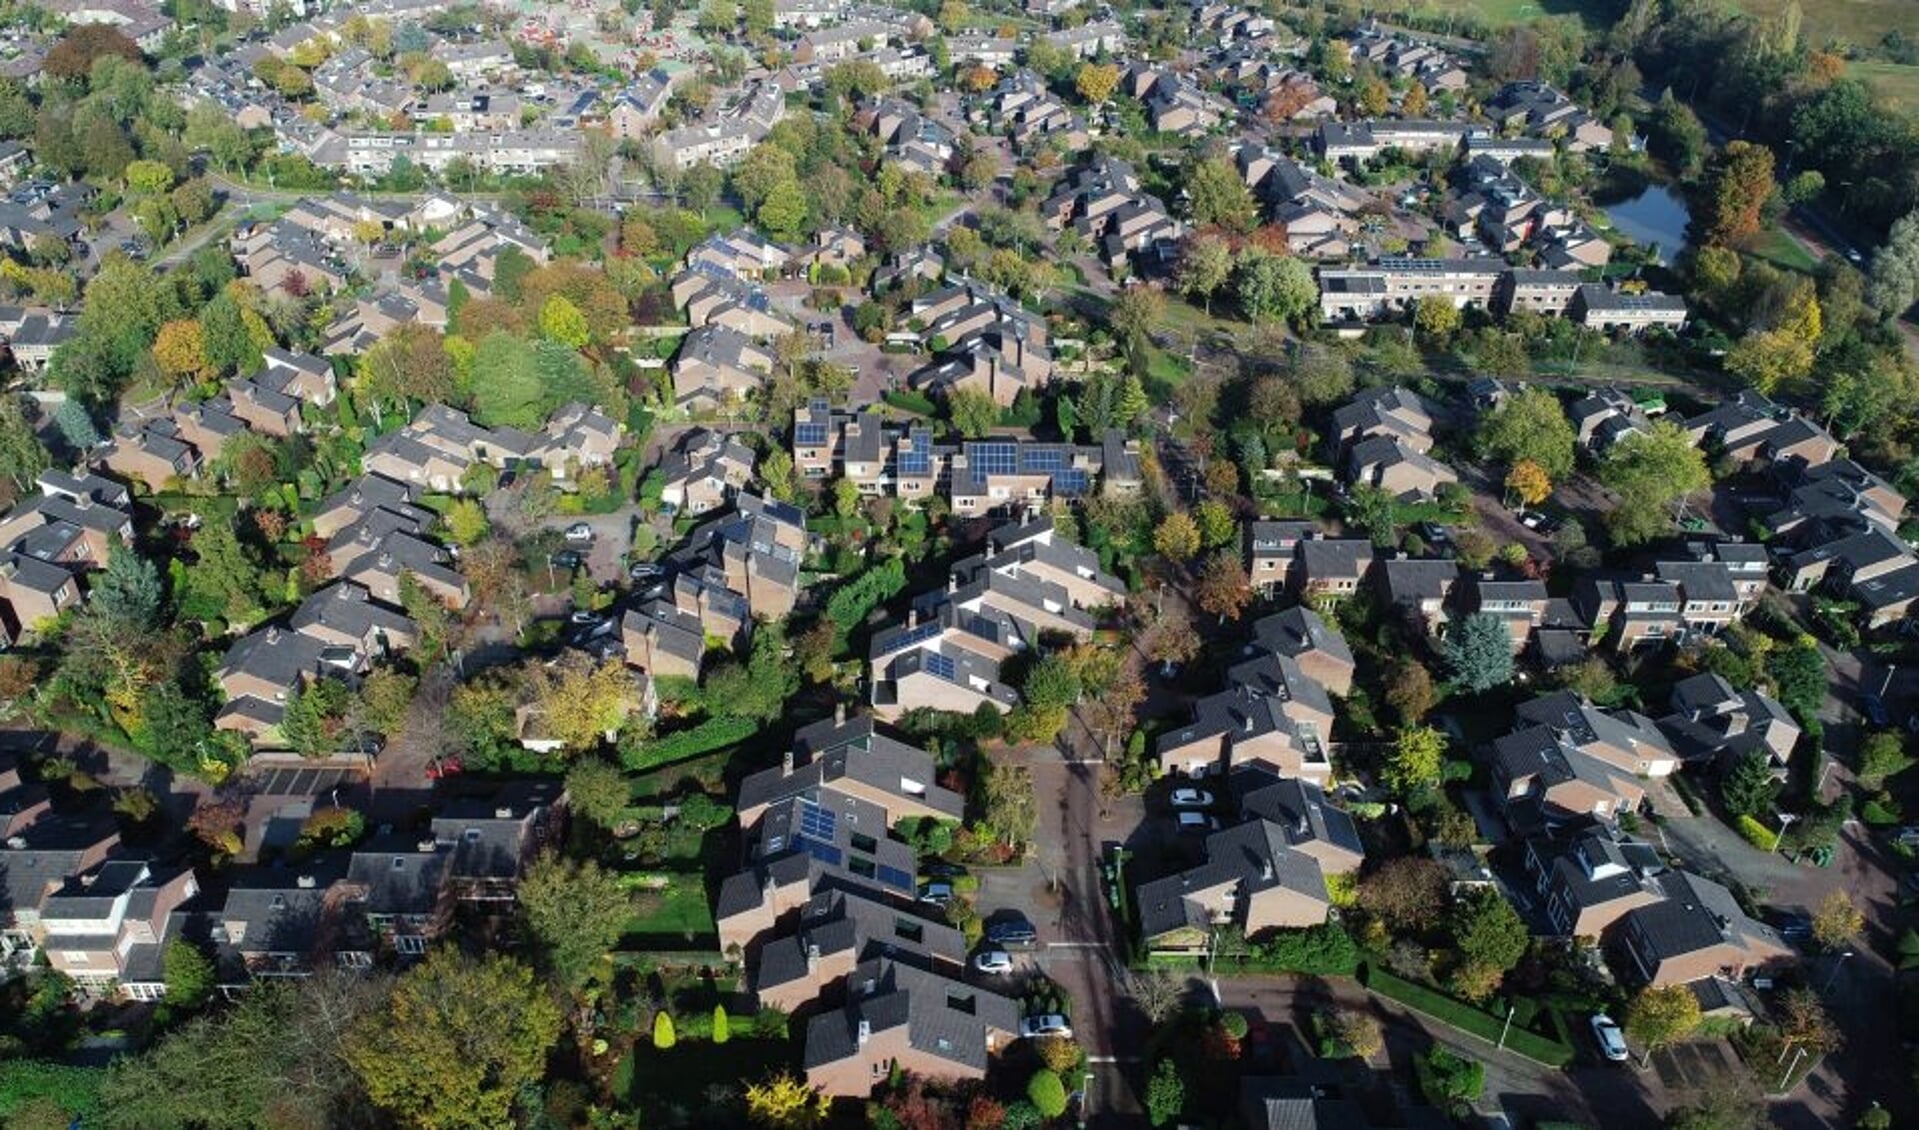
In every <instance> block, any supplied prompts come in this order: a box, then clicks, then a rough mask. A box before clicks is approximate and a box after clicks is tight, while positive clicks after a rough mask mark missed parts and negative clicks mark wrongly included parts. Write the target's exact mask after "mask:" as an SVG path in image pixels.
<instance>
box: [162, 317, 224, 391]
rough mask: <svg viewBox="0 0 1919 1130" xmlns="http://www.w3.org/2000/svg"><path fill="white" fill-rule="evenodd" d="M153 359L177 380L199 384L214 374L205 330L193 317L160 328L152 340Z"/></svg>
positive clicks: (163, 371)
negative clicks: (208, 354)
mask: <svg viewBox="0 0 1919 1130" xmlns="http://www.w3.org/2000/svg"><path fill="white" fill-rule="evenodd" d="M153 360H154V363H155V364H157V365H159V366H160V371H161V372H162V373H164V374H166V375H167V376H168V377H171V378H172V379H173V380H175V381H182V380H190V381H199V380H205V379H207V378H209V377H211V376H213V375H214V370H213V367H212V366H211V365H209V364H208V362H207V339H206V331H205V330H203V329H202V328H201V326H200V323H199V322H197V321H195V320H194V319H192V318H181V319H178V320H175V321H171V322H168V323H167V324H166V325H164V326H161V327H160V333H159V336H157V337H155V338H154V339H153Z"/></svg>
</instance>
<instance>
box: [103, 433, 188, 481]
mask: <svg viewBox="0 0 1919 1130" xmlns="http://www.w3.org/2000/svg"><path fill="white" fill-rule="evenodd" d="M99 462H100V465H101V466H102V467H104V468H106V469H107V470H109V471H112V472H113V473H114V474H116V475H118V476H120V477H121V478H123V479H126V480H128V481H129V482H137V483H139V484H141V485H142V486H144V487H146V488H147V490H148V491H150V492H152V493H155V494H158V493H160V492H161V491H165V490H168V489H170V488H171V487H172V486H173V485H174V484H177V483H179V482H181V481H183V480H186V479H193V478H198V477H199V474H200V467H201V460H200V457H199V454H198V453H197V452H195V451H194V449H193V446H192V445H191V444H189V443H187V442H186V441H185V440H183V439H182V438H181V437H180V433H179V428H178V426H177V425H175V424H174V422H173V421H172V420H169V419H159V420H152V421H149V422H148V423H147V425H146V426H145V427H142V428H140V429H138V430H137V431H135V430H128V431H122V432H120V433H118V434H116V435H115V436H114V437H113V440H112V442H111V443H109V444H108V445H107V447H106V449H105V450H104V451H103V452H102V453H101V454H100V456H99Z"/></svg>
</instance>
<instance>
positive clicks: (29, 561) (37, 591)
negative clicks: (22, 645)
mask: <svg viewBox="0 0 1919 1130" xmlns="http://www.w3.org/2000/svg"><path fill="white" fill-rule="evenodd" d="M79 603H80V582H78V581H76V580H74V579H73V574H72V573H69V572H68V571H67V570H65V569H63V568H61V567H60V566H58V565H50V564H48V563H47V562H45V561H42V560H40V559H39V558H37V557H30V556H27V555H26V554H22V553H4V554H0V605H4V607H5V609H6V610H7V612H8V613H9V614H10V620H9V621H8V622H7V623H6V625H5V628H6V633H7V639H8V640H9V641H12V640H17V639H18V638H19V635H20V633H22V632H30V631H35V630H37V629H38V628H39V627H40V626H41V625H43V624H46V623H48V622H50V621H52V620H54V619H56V618H58V617H59V615H60V614H61V613H62V612H65V611H66V610H67V609H69V608H72V607H74V606H75V605H77V604H79Z"/></svg>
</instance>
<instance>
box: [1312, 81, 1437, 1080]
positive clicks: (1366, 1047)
mask: <svg viewBox="0 0 1919 1130" xmlns="http://www.w3.org/2000/svg"><path fill="white" fill-rule="evenodd" d="M1413 89H1414V90H1418V89H1419V87H1418V86H1417V85H1415V86H1414V87H1413ZM1331 1028H1332V1034H1333V1038H1334V1039H1335V1040H1338V1041H1339V1042H1340V1043H1342V1044H1345V1045H1346V1050H1347V1051H1349V1052H1351V1053H1352V1054H1354V1055H1356V1056H1358V1057H1359V1058H1360V1059H1371V1058H1373V1057H1374V1056H1376V1055H1378V1054H1379V1053H1380V1051H1381V1050H1383V1049H1384V1048H1385V1047H1386V1036H1385V1033H1383V1032H1381V1031H1380V1028H1379V1021H1377V1020H1374V1019H1373V1018H1372V1017H1371V1016H1370V1015H1368V1014H1366V1013H1364V1012H1341V1013H1339V1014H1337V1015H1336V1016H1334V1017H1333V1020H1332V1024H1331Z"/></svg>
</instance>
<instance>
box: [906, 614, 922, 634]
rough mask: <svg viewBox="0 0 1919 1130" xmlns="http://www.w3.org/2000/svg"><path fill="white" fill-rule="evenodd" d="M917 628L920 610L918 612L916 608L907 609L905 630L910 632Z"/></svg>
mask: <svg viewBox="0 0 1919 1130" xmlns="http://www.w3.org/2000/svg"><path fill="white" fill-rule="evenodd" d="M919 626H920V610H919V609H917V608H909V609H907V610H906V628H907V630H908V631H911V630H913V629H914V628H917V627H919Z"/></svg>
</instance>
